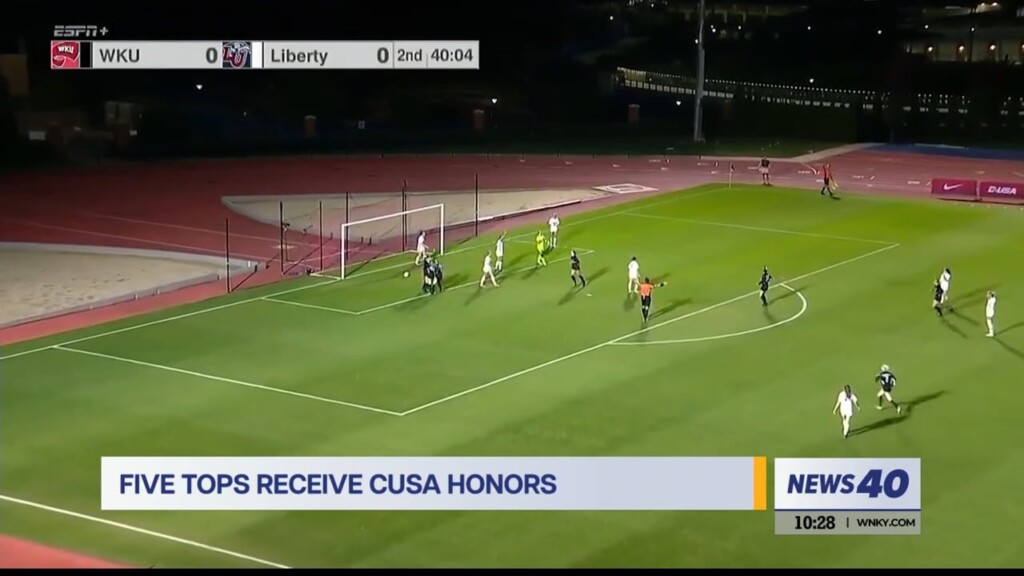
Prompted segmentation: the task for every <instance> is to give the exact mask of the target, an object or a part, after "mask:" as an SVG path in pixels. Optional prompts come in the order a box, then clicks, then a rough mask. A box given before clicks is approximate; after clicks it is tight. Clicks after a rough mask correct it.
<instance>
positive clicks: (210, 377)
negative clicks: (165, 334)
mask: <svg viewBox="0 0 1024 576" xmlns="http://www.w3.org/2000/svg"><path fill="white" fill-rule="evenodd" d="M54 350H60V351H62V352H73V353H75V354H84V355H86V356H94V357H96V358H103V359H105V360H113V361H115V362H123V363H125V364H134V365H136V366H144V367H146V368H153V369H156V370H164V371H167V372H176V373H178V374H185V375H187V376H194V377H196V378H204V379H206V380H215V381H217V382H225V383H227V384H234V385H236V386H244V387H246V388H255V389H257V390H264V391H266V392H275V393H277V394H284V395H286V396H295V397H296V398H303V399H306V400H314V401H316V402H324V403H326V404H336V405H338V406H346V407H348V408H355V409H357V410H366V411H367V412H376V413H378V414H387V415H388V416H401V414H400V413H398V412H392V411H391V410H384V409H383V408H374V407H373V406H364V405H362V404H354V403H352V402H344V401H341V400H334V399H333V398H324V397H323V396H314V395H312V394H305V393H302V392H296V391H294V390H285V389H283V388H274V387H273V386H264V385H262V384H253V383H252V382H245V381H243V380H235V379H233V378H224V377H221V376H214V375H212V374H204V373H202V372H194V371H192V370H185V369H182V368H174V367H173V366H164V365H163V364H154V363H152V362H143V361H142V360H132V359H131V358H123V357H121V356H113V355H110V354H103V353H100V352H92V351H89V350H82V349H80V348H65V347H63V346H54Z"/></svg>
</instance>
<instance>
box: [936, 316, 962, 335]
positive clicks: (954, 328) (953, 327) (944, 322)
mask: <svg viewBox="0 0 1024 576" xmlns="http://www.w3.org/2000/svg"><path fill="white" fill-rule="evenodd" d="M940 320H942V325H943V326H945V327H946V328H949V329H950V330H952V331H953V332H954V333H955V334H956V335H957V336H959V337H961V338H967V333H966V332H964V331H963V330H961V329H960V328H958V327H957V326H956V324H953V323H952V322H950V321H949V318H947V317H946V316H943V317H942V318H940Z"/></svg>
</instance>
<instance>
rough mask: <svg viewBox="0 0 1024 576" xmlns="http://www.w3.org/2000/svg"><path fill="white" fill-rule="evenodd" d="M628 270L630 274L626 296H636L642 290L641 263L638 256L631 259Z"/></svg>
mask: <svg viewBox="0 0 1024 576" xmlns="http://www.w3.org/2000/svg"><path fill="white" fill-rule="evenodd" d="M626 270H627V272H628V273H629V280H627V281H626V294H627V295H629V294H635V293H636V292H637V290H639V289H640V263H639V262H637V260H636V256H633V257H632V258H630V259H629V264H628V265H627V266H626Z"/></svg>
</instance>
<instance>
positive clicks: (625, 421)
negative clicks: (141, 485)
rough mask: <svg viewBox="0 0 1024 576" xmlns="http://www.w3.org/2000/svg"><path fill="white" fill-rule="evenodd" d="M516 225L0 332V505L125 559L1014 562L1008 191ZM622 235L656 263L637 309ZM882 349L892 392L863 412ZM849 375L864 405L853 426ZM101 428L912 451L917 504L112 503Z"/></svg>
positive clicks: (290, 439)
mask: <svg viewBox="0 0 1024 576" xmlns="http://www.w3.org/2000/svg"><path fill="white" fill-rule="evenodd" d="M534 232H535V229H531V228H523V229H518V230H512V231H510V234H517V235H521V236H520V241H515V242H509V243H508V244H507V247H506V259H507V262H506V268H507V269H508V270H507V271H506V272H505V273H504V274H502V275H501V276H499V281H500V282H501V286H500V287H499V288H497V289H494V288H490V287H488V288H487V289H484V290H478V289H477V287H476V282H477V281H478V280H479V273H480V263H481V260H482V257H483V252H484V251H486V249H488V248H489V247H491V245H492V242H493V240H494V238H493V237H485V238H474V239H472V240H469V241H467V242H465V243H463V244H461V245H453V246H449V247H448V248H449V249H448V253H447V254H446V255H445V256H444V263H445V269H446V273H447V275H448V280H447V281H448V284H449V289H448V291H447V292H446V293H444V294H441V295H437V296H434V297H428V298H415V296H416V294H417V291H418V288H419V280H418V273H417V272H416V271H413V274H412V277H411V278H408V279H405V278H403V277H402V274H401V272H402V271H404V270H406V269H408V268H409V266H408V265H407V260H403V258H406V257H405V256H403V257H400V258H392V259H387V260H382V261H377V262H373V263H370V264H366V265H365V266H363V267H361V268H360V269H358V270H357V271H356V272H355V274H354V275H353V277H352V278H350V279H348V280H345V281H342V282H329V281H325V280H324V279H320V278H314V277H307V278H302V279H298V280H295V281H293V282H291V283H289V284H283V285H276V286H270V287H264V288H259V289H253V290H247V291H242V292H238V293H235V294H232V295H230V296H227V297H224V298H221V299H218V300H214V301H211V302H205V303H201V304H197V305H193V306H189V307H185V308H181V309H175V310H168V311H164V312H161V313H159V314H154V315H151V316H149V317H146V318H135V319H130V320H125V321H121V322H118V323H116V324H109V325H104V326H97V327H93V328H90V329H88V330H82V331H79V332H76V333H73V334H64V335H60V336H55V337H52V338H47V339H43V340H39V341H34V342H26V343H21V344H17V345H13V346H9V347H7V348H6V349H5V350H4V351H3V354H0V356H4V359H3V360H2V361H0V369H2V374H0V376H2V386H0V442H2V458H0V482H2V484H0V487H2V488H0V493H2V495H3V500H0V517H2V518H3V524H2V530H3V531H4V532H6V533H9V534H11V535H14V536H19V537H24V538H29V539H33V540H37V541H41V542H44V543H47V544H51V545H55V546H60V547H66V548H70V549H74V550H76V551H79V552H84V553H90V554H94V555H98V556H102V557H105V558H108V559H112V560H115V561H120V562H125V563H131V564H136V565H143V566H149V565H157V566H253V565H258V562H259V560H264V561H267V562H271V563H277V564H281V565H284V566H323V567H328V566H344V567H365V566H375V567H388V566H402V567H415V566H421V567H425V566H437V567H441V566H445V567H455V566H661V567H665V566H793V567H805V566H1005V567H1009V566H1020V565H1022V564H1024V544H1022V543H1021V542H1022V540H1021V539H1020V538H1019V536H1013V535H1014V534H1020V533H1022V532H1024V520H1022V518H1024V499H1021V498H1020V497H1019V494H1020V482H1021V471H1022V470H1024V448H1022V444H1021V442H1020V441H1019V438H1020V432H1019V427H1020V417H1019V416H1020V406H1021V403H1022V400H1024V378H1022V375H1024V303H1022V302H1024V288H1022V287H1024V266H1022V263H1024V213H1021V212H1020V211H1019V210H1016V209H1002V208H991V207H985V206H968V205H961V204H953V203H939V202H935V201H930V200H908V199H893V198H882V197H868V196H847V197H845V198H843V199H842V200H840V201H832V200H828V199H826V198H822V197H820V196H819V195H818V194H815V193H813V192H807V191H799V190H790V189H783V188H777V189H764V188H761V187H747V186H736V187H733V188H731V189H725V188H724V187H722V186H706V187H702V188H697V189H692V190H688V191H683V192H679V193H675V194H672V195H669V196H660V197H656V198H650V199H645V200H642V201H638V202H635V203H631V204H628V205H620V206H617V207H613V208H609V209H607V210H603V211H599V212H593V213H589V214H581V215H577V216H573V217H570V218H565V219H564V221H563V230H562V237H561V239H560V242H559V247H558V248H557V249H555V250H554V251H553V252H552V253H551V254H550V255H549V256H548V261H549V262H550V265H549V266H548V267H547V268H544V269H540V270H536V269H533V267H532V264H533V258H534V254H533V251H534V248H533V246H532V245H531V239H532V234H533V233H534ZM570 248H575V249H576V250H578V251H579V252H580V254H581V255H582V260H583V267H584V271H585V272H586V274H587V275H588V276H589V278H590V281H591V284H590V286H588V287H587V288H586V289H585V290H580V291H573V289H572V284H571V282H570V280H569V269H568V264H567V256H568V252H569V250H570ZM631 256H637V257H638V258H639V260H640V263H641V272H642V274H643V275H649V276H651V277H652V278H653V279H656V280H667V281H668V283H669V284H668V286H667V287H665V288H663V289H660V290H658V291H657V292H656V293H655V302H654V304H655V316H654V318H653V319H652V320H651V322H650V323H649V324H648V325H647V327H646V329H644V327H643V326H642V325H641V323H640V310H639V307H638V306H637V304H636V302H635V301H634V300H631V299H627V298H626V295H625V292H626V273H625V271H626V262H627V261H628V259H629V258H630V257H631ZM764 265H767V266H769V268H770V270H771V271H772V273H773V274H774V276H775V278H776V282H777V284H776V287H775V288H774V289H773V290H772V303H771V306H770V307H769V308H768V309H767V310H764V309H762V307H761V306H760V303H759V301H758V300H757V296H756V292H755V290H756V281H757V278H758V275H759V273H760V271H761V267H762V266H764ZM946 266H948V267H950V268H952V270H953V282H952V291H951V293H952V296H951V299H952V304H953V305H954V308H955V310H956V312H955V313H953V314H949V315H948V316H947V318H946V319H945V320H940V319H939V318H937V317H936V315H935V314H934V313H933V311H932V310H931V308H930V304H931V296H932V293H931V286H932V282H933V281H934V279H935V278H936V277H937V275H938V273H939V271H940V270H941V269H942V268H943V267H946ZM988 289H995V290H996V291H997V293H998V294H999V297H1000V304H999V313H998V317H997V321H998V323H999V326H998V334H997V338H994V339H993V338H986V337H985V335H984V332H985V328H984V325H983V324H984V314H983V306H984V294H985V291H986V290H988ZM285 291H287V292H285ZM140 325H141V326H140ZM62 343H64V344H63V345H62V346H60V347H58V348H53V346H55V345H61V344H62ZM37 348H45V349H44V350H42V351H39V352H34V353H27V354H22V353H23V352H26V351H29V350H33V349H37ZM62 348H63V349H62ZM882 363H887V364H890V365H891V366H892V368H893V370H894V371H895V372H896V374H897V375H898V377H899V378H900V380H899V382H900V384H899V386H898V388H897V390H896V392H897V399H899V400H902V401H904V402H906V403H908V404H909V405H910V410H909V414H908V415H906V416H904V417H902V418H897V417H896V415H895V414H894V413H893V411H892V410H891V409H890V410H886V411H883V412H877V411H876V410H874V392H875V391H876V387H875V385H874V383H873V380H872V378H873V376H874V374H875V372H876V371H877V370H878V367H879V366H880V365H881V364H882ZM1015 375H1016V376H1015ZM843 384H850V385H851V386H852V387H853V389H854V391H855V392H857V393H858V394H859V396H860V398H861V401H862V404H863V405H864V408H865V410H863V411H862V412H861V413H860V414H859V415H858V416H857V418H856V419H855V423H854V426H855V429H857V428H861V429H862V433H859V434H857V435H855V436H853V437H851V438H850V439H848V440H844V439H843V438H841V434H840V432H841V430H840V424H839V421H838V419H837V418H836V417H833V416H832V415H831V409H832V405H833V403H834V401H835V396H836V394H837V392H838V391H839V389H840V387H841V386H842V385H843ZM116 455H125V456H147V455H152V456H171V455H174V456H224V455H232V456H292V455H294V456H320V455H324V456H328V455H331V456H361V455H392V456H412V455H445V456H485V455H499V456H501V455H525V456H554V455H565V456H569V455H592V456H603V455H608V456H622V455H681V456H685V455H723V456H727V455H737V456H740V455H742V456H753V455H764V456H768V457H769V459H771V458H776V457H920V458H921V459H922V474H923V497H922V506H923V509H924V512H923V519H922V534H921V535H920V536H906V537H892V536H875V537H859V536H849V537H799V536H775V535H773V516H772V512H770V511H769V512H746V513H688V512H677V513H594V512H578V513H564V512H563V513H555V512H552V513H540V512H521V513H520V512H498V513H489V512H488V513H483V512H408V513H398V512H317V513H311V512H293V513H286V512H280V513H278V512H274V513H271V512H235V513H214V512H201V513H197V512H178V513H142V512H122V513H104V512H101V511H100V510H99V465H100V457H101V456H116ZM769 478H771V474H770V473H769ZM769 493H771V486H769ZM11 498H17V499H21V500H25V501H29V502H34V503H41V504H45V505H48V506H52V507H55V508H59V509H61V510H64V511H74V512H78V513H81V514H85V515H88V516H91V517H99V518H103V519H107V520H109V521H112V522H116V523H119V524H118V525H117V526H114V525H106V524H101V523H98V522H96V521H94V520H89V519H83V518H78V517H73V516H68V515H66V514H61V513H55V512H53V511H47V510H43V509H40V508H38V507H31V506H28V505H25V504H24V503H16V502H14V501H12V500H11ZM769 508H771V501H769ZM126 526H132V527H138V528H141V529H145V530H149V531H153V532H157V533H160V534H163V535H171V536H175V537H179V538H182V539H185V540H187V542H180V541H172V540H168V539H166V538H161V537H158V536H154V535H152V534H145V533H140V532H138V531H132V530H130V529H128V528H127V527H126ZM196 544H201V545H203V546H205V547H203V546H198V545H196ZM210 547H216V548H218V549H223V550H221V551H218V550H212V549H211V548H210ZM227 551H232V552H235V553H238V554H243V555H248V556H252V557H254V558H253V559H246V558H242V557H239V556H231V555H230V554H228V553H227Z"/></svg>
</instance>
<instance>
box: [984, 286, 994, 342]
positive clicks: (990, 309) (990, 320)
mask: <svg viewBox="0 0 1024 576" xmlns="http://www.w3.org/2000/svg"><path fill="white" fill-rule="evenodd" d="M985 323H986V324H988V334H985V336H988V337H989V338H992V337H994V336H995V335H996V293H995V292H994V291H992V290H989V291H988V297H987V298H986V299H985Z"/></svg>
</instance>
